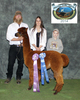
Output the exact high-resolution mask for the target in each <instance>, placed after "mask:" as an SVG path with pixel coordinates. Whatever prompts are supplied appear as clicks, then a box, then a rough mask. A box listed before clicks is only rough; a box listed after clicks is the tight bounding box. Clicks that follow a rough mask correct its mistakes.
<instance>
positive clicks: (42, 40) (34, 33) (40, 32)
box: [30, 16, 47, 51]
mask: <svg viewBox="0 0 80 100" xmlns="http://www.w3.org/2000/svg"><path fill="white" fill-rule="evenodd" d="M46 41H47V31H46V29H45V28H44V25H43V21H42V19H41V17H40V16H37V17H36V19H35V23H34V26H33V28H31V30H30V45H31V49H32V50H33V51H44V50H45V48H46Z"/></svg>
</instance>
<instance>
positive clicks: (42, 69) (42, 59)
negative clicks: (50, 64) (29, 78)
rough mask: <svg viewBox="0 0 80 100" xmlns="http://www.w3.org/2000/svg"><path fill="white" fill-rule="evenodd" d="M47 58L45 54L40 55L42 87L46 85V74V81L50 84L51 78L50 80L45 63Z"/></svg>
mask: <svg viewBox="0 0 80 100" xmlns="http://www.w3.org/2000/svg"><path fill="white" fill-rule="evenodd" d="M45 57H46V54H45V53H40V54H39V58H40V59H41V83H42V85H44V74H45V77H46V81H47V82H48V83H49V78H48V74H47V70H46V65H45V61H44V58H45Z"/></svg>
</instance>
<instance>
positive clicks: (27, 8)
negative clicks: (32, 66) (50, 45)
mask: <svg viewBox="0 0 80 100" xmlns="http://www.w3.org/2000/svg"><path fill="white" fill-rule="evenodd" d="M51 2H75V0H0V48H1V49H0V78H1V79H5V78H6V72H7V64H8V50H9V43H8V41H7V40H6V31H7V27H8V25H9V24H10V23H12V22H13V16H14V14H15V11H16V10H20V11H21V12H22V15H23V21H24V22H25V23H27V24H28V25H29V28H31V27H33V24H34V20H35V18H36V17H37V16H38V15H39V16H41V17H42V20H43V22H44V26H45V28H46V30H47V37H48V38H50V37H51V36H52V31H53V29H54V28H58V29H59V30H60V39H61V40H62V42H63V45H64V51H63V53H65V54H67V55H68V57H69V60H70V62H69V65H68V66H67V67H66V68H64V70H63V77H64V79H80V39H79V38H80V0H76V2H77V3H78V23H77V24H51ZM16 69H17V62H16V63H15V65H14V73H13V77H15V73H16ZM22 78H26V79H29V72H28V68H26V66H25V65H24V69H23V77H22Z"/></svg>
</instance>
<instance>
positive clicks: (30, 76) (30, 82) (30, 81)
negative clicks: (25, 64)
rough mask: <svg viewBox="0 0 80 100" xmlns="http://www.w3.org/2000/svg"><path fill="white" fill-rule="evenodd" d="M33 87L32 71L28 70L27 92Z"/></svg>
mask: <svg viewBox="0 0 80 100" xmlns="http://www.w3.org/2000/svg"><path fill="white" fill-rule="evenodd" d="M32 86H33V69H29V88H28V90H31V88H32Z"/></svg>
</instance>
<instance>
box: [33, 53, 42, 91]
mask: <svg viewBox="0 0 80 100" xmlns="http://www.w3.org/2000/svg"><path fill="white" fill-rule="evenodd" d="M38 57H39V55H38V54H37V53H35V54H34V55H33V56H32V60H33V61H34V62H33V68H34V74H33V78H34V82H33V92H36V91H37V92H40V90H39V80H38V67H37V60H38Z"/></svg>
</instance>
